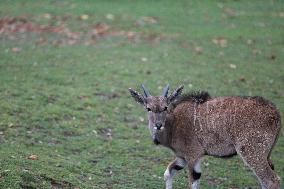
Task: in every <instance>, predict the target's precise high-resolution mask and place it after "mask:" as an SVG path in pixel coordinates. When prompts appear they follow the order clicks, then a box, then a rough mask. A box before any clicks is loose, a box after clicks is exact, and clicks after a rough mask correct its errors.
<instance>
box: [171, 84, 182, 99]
mask: <svg viewBox="0 0 284 189" xmlns="http://www.w3.org/2000/svg"><path fill="white" fill-rule="evenodd" d="M182 90H183V85H181V86H179V87H178V88H177V89H176V90H174V92H173V93H172V94H171V95H170V96H169V97H168V103H171V102H173V101H174V100H175V99H176V98H177V97H178V96H180V95H181V93H182Z"/></svg>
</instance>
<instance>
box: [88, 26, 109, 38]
mask: <svg viewBox="0 0 284 189" xmlns="http://www.w3.org/2000/svg"><path fill="white" fill-rule="evenodd" d="M109 29H110V26H109V25H108V24H106V23H98V24H96V25H95V26H94V27H93V29H92V32H91V33H92V35H93V36H94V37H102V36H104V35H105V34H106V33H107V31H108V30H109Z"/></svg>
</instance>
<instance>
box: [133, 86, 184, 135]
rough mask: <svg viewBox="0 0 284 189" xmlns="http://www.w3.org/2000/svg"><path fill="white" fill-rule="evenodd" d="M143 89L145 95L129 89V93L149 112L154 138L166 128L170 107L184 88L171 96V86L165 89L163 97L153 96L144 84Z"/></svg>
mask: <svg viewBox="0 0 284 189" xmlns="http://www.w3.org/2000/svg"><path fill="white" fill-rule="evenodd" d="M141 87H142V89H143V93H144V94H143V95H142V94H140V93H139V92H137V91H134V90H132V89H129V91H130V94H131V96H132V97H133V98H134V100H135V101H136V102H137V103H139V104H141V105H143V106H144V108H145V109H146V110H147V112H148V121H149V129H150V132H151V134H152V135H153V136H154V135H155V134H156V133H157V132H158V131H162V130H163V129H164V128H165V122H166V117H167V114H168V106H169V105H170V104H171V103H172V102H173V101H175V99H176V98H177V97H179V96H180V95H181V93H182V89H183V86H179V87H178V88H177V89H176V90H174V91H173V92H172V93H171V95H169V96H168V93H169V85H168V86H166V87H165V88H164V91H163V94H162V95H161V96H152V95H151V94H150V92H149V91H148V90H147V89H146V87H145V86H144V85H143V84H142V85H141Z"/></svg>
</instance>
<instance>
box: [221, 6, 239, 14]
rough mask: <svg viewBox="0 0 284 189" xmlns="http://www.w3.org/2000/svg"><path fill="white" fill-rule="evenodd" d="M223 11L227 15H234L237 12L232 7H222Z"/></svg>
mask: <svg viewBox="0 0 284 189" xmlns="http://www.w3.org/2000/svg"><path fill="white" fill-rule="evenodd" d="M223 11H224V13H225V14H227V15H229V16H236V15H237V14H236V11H235V10H234V9H232V8H228V7H227V8H224V10H223Z"/></svg>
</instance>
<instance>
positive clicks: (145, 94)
mask: <svg viewBox="0 0 284 189" xmlns="http://www.w3.org/2000/svg"><path fill="white" fill-rule="evenodd" d="M141 87H142V89H143V92H144V96H145V97H149V96H151V94H150V92H149V91H148V90H147V89H146V87H145V86H144V85H143V84H141Z"/></svg>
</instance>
